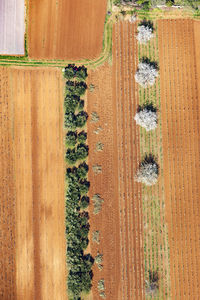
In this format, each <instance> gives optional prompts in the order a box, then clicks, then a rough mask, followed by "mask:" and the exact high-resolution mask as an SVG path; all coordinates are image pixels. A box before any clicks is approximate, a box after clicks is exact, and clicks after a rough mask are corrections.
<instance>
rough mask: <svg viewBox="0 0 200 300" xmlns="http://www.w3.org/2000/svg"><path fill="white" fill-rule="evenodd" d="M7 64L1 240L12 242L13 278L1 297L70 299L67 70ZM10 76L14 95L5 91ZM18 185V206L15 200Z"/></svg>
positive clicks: (6, 265) (10, 268) (9, 266)
mask: <svg viewBox="0 0 200 300" xmlns="http://www.w3.org/2000/svg"><path fill="white" fill-rule="evenodd" d="M1 71H2V72H5V73H4V75H3V76H4V77H5V78H1V83H2V86H3V87H2V89H1V98H2V103H1V107H2V108H3V113H2V114H1V117H2V118H3V121H4V127H3V126H1V129H0V130H1V136H2V142H1V146H2V147H5V148H4V152H3V155H1V158H2V160H3V161H2V164H3V169H2V168H1V172H3V176H4V183H5V184H6V187H5V186H3V193H2V190H1V197H2V195H3V202H2V201H1V204H0V205H1V206H5V202H7V206H8V207H6V206H5V207H3V209H4V210H3V213H4V220H5V224H3V223H2V219H1V223H0V224H1V225H2V224H3V226H4V227H3V235H4V239H2V238H1V248H2V245H3V250H5V247H9V253H10V258H8V255H7V252H6V251H1V253H2V254H1V259H2V256H3V259H4V262H3V267H2V268H3V271H1V278H2V279H3V280H4V279H5V278H6V277H5V276H7V282H6V285H5V284H4V287H3V288H2V286H1V294H2V291H5V292H7V294H6V296H5V297H4V298H2V299H19V300H22V299H28V300H31V299H32V300H35V299H49V297H50V298H51V299H63V300H65V299H66V298H67V296H66V264H65V261H66V256H65V255H66V250H65V249H66V242H65V216H64V212H65V205H64V162H63V156H64V153H63V149H64V147H63V109H62V107H63V80H62V73H61V72H60V70H57V69H47V68H45V69H31V68H29V69H27V68H26V70H23V69H22V68H10V69H8V71H7V70H6V71H5V69H1ZM7 73H8V75H7ZM7 80H9V91H10V92H9V98H8V96H7V94H6V93H7V92H6V85H7ZM6 103H7V104H6ZM8 103H9V104H8ZM10 112H11V116H10V117H9V119H8V115H9V113H10ZM11 123H12V126H11V125H10V124H11ZM11 134H12V136H11ZM12 142H13V145H14V154H12ZM5 149H6V151H5ZM13 161H14V170H15V172H14V174H13V172H12V162H13ZM2 170H3V171H2ZM1 182H2V181H1ZM13 186H15V206H13V207H12V205H14V200H13V198H14V196H13ZM4 198H6V199H4ZM14 210H15V212H16V217H15V214H14ZM7 215H8V217H7ZM13 226H15V229H16V230H15V234H13V229H12V228H13ZM5 237H6V238H5ZM13 239H14V242H15V244H14V249H15V255H14V254H13ZM1 250H2V249H1ZM8 259H10V263H8ZM13 260H15V267H14V266H13V264H14V263H13ZM1 264H2V262H1ZM2 268H1V270H2ZM5 268H7V271H6V270H5ZM11 271H12V272H11ZM4 272H5V273H4ZM6 274H7V275H6ZM14 276H15V277H14ZM14 279H15V281H16V293H15V292H14V290H15V284H14V282H13V281H14ZM3 280H2V281H3ZM10 295H12V297H11V296H10ZM9 296H10V297H9Z"/></svg>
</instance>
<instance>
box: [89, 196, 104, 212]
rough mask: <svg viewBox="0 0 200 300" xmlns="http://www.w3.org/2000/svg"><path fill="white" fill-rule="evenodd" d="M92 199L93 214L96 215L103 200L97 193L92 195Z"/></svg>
mask: <svg viewBox="0 0 200 300" xmlns="http://www.w3.org/2000/svg"><path fill="white" fill-rule="evenodd" d="M92 201H93V203H94V211H93V213H94V215H97V214H98V213H99V212H100V211H101V207H102V203H103V202H104V199H103V198H101V196H100V195H99V194H95V195H94V196H93V197H92Z"/></svg>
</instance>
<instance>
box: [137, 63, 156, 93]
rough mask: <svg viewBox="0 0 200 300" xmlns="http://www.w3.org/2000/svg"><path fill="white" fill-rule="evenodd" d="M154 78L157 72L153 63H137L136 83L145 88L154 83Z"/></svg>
mask: <svg viewBox="0 0 200 300" xmlns="http://www.w3.org/2000/svg"><path fill="white" fill-rule="evenodd" d="M156 77H158V70H157V68H156V66H155V65H154V64H153V63H150V62H146V61H143V62H140V63H139V65H138V70H137V72H136V74H135V81H136V82H137V83H139V84H140V85H141V86H142V87H144V88H146V87H147V86H148V85H153V84H154V83H155V80H156Z"/></svg>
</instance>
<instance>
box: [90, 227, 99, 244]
mask: <svg viewBox="0 0 200 300" xmlns="http://www.w3.org/2000/svg"><path fill="white" fill-rule="evenodd" d="M92 241H93V242H94V243H97V244H99V243H100V239H99V231H98V230H96V231H93V232H92Z"/></svg>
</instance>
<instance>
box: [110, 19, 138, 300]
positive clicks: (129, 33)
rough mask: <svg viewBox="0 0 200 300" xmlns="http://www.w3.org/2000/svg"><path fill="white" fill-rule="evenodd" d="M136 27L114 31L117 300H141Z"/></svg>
mask: <svg viewBox="0 0 200 300" xmlns="http://www.w3.org/2000/svg"><path fill="white" fill-rule="evenodd" d="M135 26H136V25H135V24H130V23H128V22H123V23H117V24H116V25H115V26H114V30H113V100H114V101H115V105H116V126H117V144H116V151H117V157H118V201H119V210H120V260H121V282H120V295H119V298H118V299H131V300H132V299H143V298H144V265H143V230H142V200H141V186H140V185H138V184H137V183H136V182H135V180H134V177H135V175H136V170H137V166H138V163H139V160H140V145H139V130H138V128H137V127H136V124H135V121H134V119H133V117H134V115H135V113H136V109H137V106H138V94H137V90H136V85H135V80H134V74H135V70H136V69H135V66H136V61H137V46H136V40H135V39H134V34H135V30H136V28H135Z"/></svg>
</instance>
